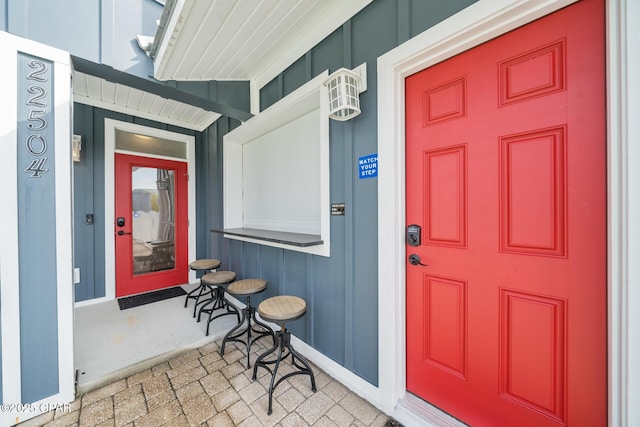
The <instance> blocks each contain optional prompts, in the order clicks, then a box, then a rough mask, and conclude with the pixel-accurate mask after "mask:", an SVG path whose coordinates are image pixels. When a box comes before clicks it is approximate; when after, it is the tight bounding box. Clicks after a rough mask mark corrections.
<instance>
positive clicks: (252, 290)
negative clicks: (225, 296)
mask: <svg viewBox="0 0 640 427" xmlns="http://www.w3.org/2000/svg"><path fill="white" fill-rule="evenodd" d="M266 288H267V281H266V280H262V279H243V280H238V281H237V282H233V283H232V284H230V285H229V287H228V288H227V292H229V293H230V294H234V295H251V294H256V293H258V292H262V291H263V290H265V289H266Z"/></svg>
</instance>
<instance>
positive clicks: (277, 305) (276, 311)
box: [253, 295, 316, 415]
mask: <svg viewBox="0 0 640 427" xmlns="http://www.w3.org/2000/svg"><path fill="white" fill-rule="evenodd" d="M306 311H307V303H306V302H305V300H303V299H302V298H299V297H295V296H290V295H280V296H276V297H271V298H267V299H266V300H264V301H262V302H261V303H260V305H258V313H260V316H261V317H262V318H263V319H264V320H268V321H271V322H278V323H279V324H280V330H279V331H278V332H277V334H278V338H277V340H278V342H277V343H274V345H273V347H271V348H270V349H269V350H267V351H265V352H264V353H263V354H261V355H260V356H259V357H258V359H256V363H255V364H254V365H253V380H254V381H255V379H256V374H257V372H258V367H259V366H261V367H263V368H265V369H266V370H267V371H269V373H271V383H270V384H269V411H268V412H267V414H268V415H271V412H273V411H272V403H273V390H275V388H276V387H277V386H278V384H280V383H281V382H282V381H284V380H286V379H287V378H289V377H292V376H294V375H303V374H304V375H309V377H310V378H311V390H312V391H313V392H314V393H315V392H316V379H315V377H314V375H313V371H312V370H311V366H309V362H307V361H306V360H305V359H304V358H303V357H302V356H301V355H300V354H299V353H298V352H297V351H295V350H294V349H293V347H292V346H291V334H290V333H289V331H288V330H287V328H286V325H285V323H286V322H290V321H293V320H296V319H299V318H301V317H302V316H304V313H305V312H306ZM285 349H287V350H288V352H287V353H285V354H284V355H283V354H282V353H284V352H285ZM276 350H278V356H277V357H276V358H275V359H274V360H268V361H264V358H265V357H267V356H269V355H270V354H271V353H273V352H275V351H276ZM289 354H291V362H292V364H293V365H294V366H295V367H296V368H298V370H297V371H293V372H290V373H288V374H286V375H284V376H282V377H281V378H280V379H279V380H278V381H275V379H276V374H277V373H278V366H280V362H281V361H283V360H285V359H286V358H287V357H288V356H289ZM298 362H299V363H300V364H299V363H298ZM273 364H275V366H274V368H273V371H272V370H271V368H269V366H267V365H273Z"/></svg>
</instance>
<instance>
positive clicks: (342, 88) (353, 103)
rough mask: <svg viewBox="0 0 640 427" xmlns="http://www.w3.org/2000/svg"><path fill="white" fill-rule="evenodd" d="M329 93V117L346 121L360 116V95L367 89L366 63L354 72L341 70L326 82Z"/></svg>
mask: <svg viewBox="0 0 640 427" xmlns="http://www.w3.org/2000/svg"><path fill="white" fill-rule="evenodd" d="M324 85H325V86H326V87H327V89H328V91H329V117H331V118H332V119H334V120H339V121H345V120H349V119H352V118H354V117H356V116H357V115H358V114H360V112H361V110H360V93H362V92H364V91H365V90H366V89H367V87H366V86H367V64H366V62H365V63H364V64H362V65H360V66H359V67H357V68H355V69H354V70H349V69H346V68H340V69H338V70H336V71H335V72H333V74H331V75H330V76H329V78H328V79H327V80H326V81H325V82H324Z"/></svg>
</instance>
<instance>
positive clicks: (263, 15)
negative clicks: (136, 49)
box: [154, 0, 372, 88]
mask: <svg viewBox="0 0 640 427" xmlns="http://www.w3.org/2000/svg"><path fill="white" fill-rule="evenodd" d="M371 1H372V0H175V2H174V4H175V7H174V9H173V11H172V13H171V14H165V16H163V21H161V23H160V28H161V29H162V30H161V31H160V32H159V34H157V35H156V39H155V42H154V43H155V46H154V49H155V52H154V68H155V76H154V77H155V78H156V79H158V80H251V81H252V82H253V84H254V87H257V88H261V87H262V86H264V85H265V84H267V83H268V82H269V81H271V80H272V79H273V78H274V77H276V76H277V75H278V74H279V73H281V72H282V71H283V70H285V69H286V68H287V67H288V66H289V65H291V64H293V63H294V62H295V61H296V60H297V59H299V58H300V57H302V56H303V55H304V54H305V53H306V52H307V51H309V50H310V49H311V48H312V47H314V46H315V45H316V44H318V43H319V42H320V41H322V40H323V39H324V38H325V37H327V36H328V35H329V34H331V33H332V32H333V31H334V30H335V29H337V28H339V27H340V26H341V25H343V24H344V23H345V22H346V21H348V20H349V19H350V18H351V17H352V16H353V15H355V14H356V13H357V12H358V11H360V10H361V9H362V8H363V7H365V6H366V5H367V4H369V3H370V2H371ZM169 4H170V2H167V6H165V7H169Z"/></svg>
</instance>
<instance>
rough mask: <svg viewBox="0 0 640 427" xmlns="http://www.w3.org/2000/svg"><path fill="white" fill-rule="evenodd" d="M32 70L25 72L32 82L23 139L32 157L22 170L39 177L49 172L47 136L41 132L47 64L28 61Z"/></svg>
mask: <svg viewBox="0 0 640 427" xmlns="http://www.w3.org/2000/svg"><path fill="white" fill-rule="evenodd" d="M28 66H29V68H30V69H31V70H32V71H31V72H29V73H28V74H27V80H28V81H30V82H33V83H32V84H30V85H29V86H27V92H28V93H29V95H27V96H26V98H27V134H26V139H25V141H24V144H25V148H26V149H27V152H29V154H30V155H31V156H32V157H33V158H32V159H31V162H30V164H29V166H28V167H27V168H26V169H25V170H24V171H25V172H26V173H30V174H31V178H40V176H41V175H42V174H44V173H47V172H49V169H47V168H45V164H46V163H47V157H45V154H46V153H47V148H48V144H47V138H46V136H45V135H43V134H42V133H41V131H44V130H45V129H46V128H47V118H46V113H47V107H48V106H49V94H48V92H47V89H46V87H43V86H44V85H45V84H46V83H47V82H48V81H49V78H48V77H47V71H48V67H47V64H45V63H43V62H41V61H38V60H31V61H29V62H28Z"/></svg>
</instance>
